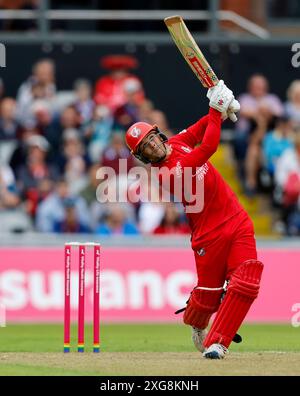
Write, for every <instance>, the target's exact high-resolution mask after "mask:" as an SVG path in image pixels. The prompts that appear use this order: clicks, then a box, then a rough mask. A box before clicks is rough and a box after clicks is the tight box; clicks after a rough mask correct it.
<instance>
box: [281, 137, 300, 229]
mask: <svg viewBox="0 0 300 396" xmlns="http://www.w3.org/2000/svg"><path fill="white" fill-rule="evenodd" d="M275 182H276V185H277V188H278V189H279V190H280V191H281V192H282V194H281V204H282V221H283V223H285V224H287V223H288V220H289V219H290V216H291V215H292V214H293V213H294V212H296V211H297V204H298V201H299V197H300V135H296V138H295V147H293V148H290V149H287V150H285V151H284V153H283V154H282V156H281V157H280V158H279V159H278V161H277V163H276V168H275Z"/></svg>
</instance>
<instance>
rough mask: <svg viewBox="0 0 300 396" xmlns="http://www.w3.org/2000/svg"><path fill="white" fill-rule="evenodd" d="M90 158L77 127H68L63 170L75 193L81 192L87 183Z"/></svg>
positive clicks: (65, 132)
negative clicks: (86, 153) (86, 154)
mask: <svg viewBox="0 0 300 396" xmlns="http://www.w3.org/2000/svg"><path fill="white" fill-rule="evenodd" d="M87 165H88V159H87V157H86V156H85V148H84V146H83V144H82V142H81V140H80V137H79V132H78V130H77V129H74V128H68V129H65V130H64V132H63V156H62V164H61V171H62V173H63V174H64V175H65V179H66V181H67V183H68V185H69V188H70V191H71V193H73V194H77V193H79V191H80V190H82V188H83V187H84V186H85V185H86V184H87V177H86V170H87Z"/></svg>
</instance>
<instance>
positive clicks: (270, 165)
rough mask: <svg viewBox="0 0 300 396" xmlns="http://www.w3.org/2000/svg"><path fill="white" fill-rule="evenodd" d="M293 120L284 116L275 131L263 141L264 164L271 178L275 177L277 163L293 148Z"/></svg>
mask: <svg viewBox="0 0 300 396" xmlns="http://www.w3.org/2000/svg"><path fill="white" fill-rule="evenodd" d="M292 132H293V130H292V125H291V120H290V119H289V118H288V117H286V116H282V117H279V118H278V119H277V120H276V123H275V129H274V130H273V131H271V132H269V133H268V134H267V135H266V136H265V137H264V139H263V155H264V163H265V167H266V169H267V171H268V172H269V174H270V175H271V176H273V175H274V171H275V166H276V162H277V160H278V158H279V157H281V155H282V154H283V153H284V151H285V150H286V149H289V148H292V147H293V142H292Z"/></svg>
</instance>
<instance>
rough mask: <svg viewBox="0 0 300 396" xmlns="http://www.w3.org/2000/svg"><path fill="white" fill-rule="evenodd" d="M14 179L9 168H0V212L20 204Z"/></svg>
mask: <svg viewBox="0 0 300 396" xmlns="http://www.w3.org/2000/svg"><path fill="white" fill-rule="evenodd" d="M20 202H21V201H20V197H19V195H18V193H17V188H16V185H15V178H14V175H13V172H12V170H11V169H10V167H9V166H3V165H2V166H1V167H0V210H3V209H11V208H16V207H17V206H18V205H19V204H20Z"/></svg>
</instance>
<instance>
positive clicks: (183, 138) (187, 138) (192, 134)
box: [176, 114, 209, 147]
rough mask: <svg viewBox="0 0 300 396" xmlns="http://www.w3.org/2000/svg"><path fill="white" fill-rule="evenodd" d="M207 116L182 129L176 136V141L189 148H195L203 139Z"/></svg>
mask: <svg viewBox="0 0 300 396" xmlns="http://www.w3.org/2000/svg"><path fill="white" fill-rule="evenodd" d="M208 119H209V115H208V114H207V115H206V116H204V117H202V118H200V120H198V121H197V122H196V123H195V124H193V125H191V126H189V127H188V128H187V129H184V130H183V131H182V132H180V133H179V134H178V135H176V140H179V141H180V142H182V143H185V144H187V145H188V146H189V147H195V146H196V144H198V143H200V142H201V141H202V139H203V136H204V133H205V129H206V127H207V124H208Z"/></svg>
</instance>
